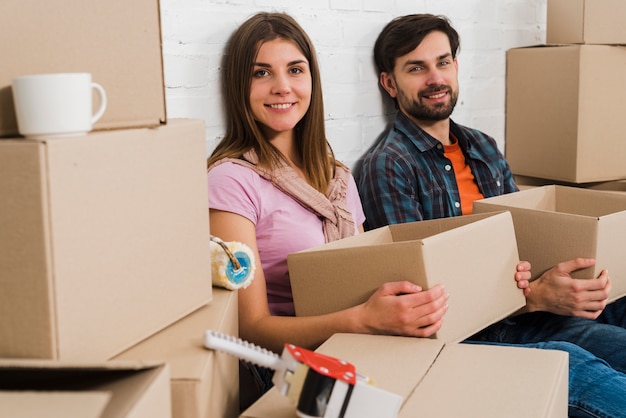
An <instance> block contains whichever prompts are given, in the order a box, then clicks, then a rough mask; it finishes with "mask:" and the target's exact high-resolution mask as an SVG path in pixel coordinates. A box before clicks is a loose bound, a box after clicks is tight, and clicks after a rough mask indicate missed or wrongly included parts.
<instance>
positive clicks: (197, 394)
mask: <svg viewBox="0 0 626 418" xmlns="http://www.w3.org/2000/svg"><path fill="white" fill-rule="evenodd" d="M237 318H238V315H237V291H232V290H226V289H223V288H217V287H216V288H214V289H213V300H212V301H211V303H210V304H209V305H207V306H205V307H203V308H201V309H199V310H198V311H196V312H194V313H192V314H191V315H189V316H187V317H185V318H183V319H181V320H180V321H178V322H176V323H175V324H173V325H171V326H169V327H168V328H166V329H164V330H163V331H161V332H159V333H158V334H155V335H154V336H152V337H150V338H148V339H147V340H145V341H143V342H141V343H139V344H138V345H136V346H134V347H132V348H130V349H129V350H127V351H125V352H124V353H122V354H120V355H119V356H116V357H115V358H114V360H126V361H129V360H135V361H147V360H154V361H164V362H166V363H168V364H169V365H170V374H171V391H172V416H173V417H174V418H231V417H232V418H234V417H237V416H238V415H239V360H238V359H237V358H236V357H234V356H232V355H229V354H226V353H223V352H216V351H213V350H208V349H206V348H204V345H203V337H204V332H205V331H207V330H209V329H212V330H215V331H218V332H222V333H224V334H228V335H232V336H235V337H237V336H238V335H239V332H238V329H239V328H238V324H237Z"/></svg>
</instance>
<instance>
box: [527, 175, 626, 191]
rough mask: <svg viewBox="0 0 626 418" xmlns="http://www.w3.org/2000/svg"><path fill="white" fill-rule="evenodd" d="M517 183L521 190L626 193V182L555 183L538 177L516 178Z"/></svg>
mask: <svg viewBox="0 0 626 418" xmlns="http://www.w3.org/2000/svg"><path fill="white" fill-rule="evenodd" d="M515 183H516V184H517V187H519V188H520V190H525V189H529V188H533V187H539V186H551V185H557V186H567V187H580V188H583V189H592V190H605V191H608V192H617V193H623V192H626V180H614V181H597V182H591V183H568V182H565V181H554V180H548V179H542V178H538V177H527V176H518V175H516V176H515Z"/></svg>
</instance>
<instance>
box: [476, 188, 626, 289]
mask: <svg viewBox="0 0 626 418" xmlns="http://www.w3.org/2000/svg"><path fill="white" fill-rule="evenodd" d="M502 210H508V211H510V212H511V215H512V217H513V222H514V224H515V234H516V236H517V246H518V248H519V255H520V258H521V259H522V260H528V261H529V262H530V263H531V265H532V272H533V279H536V278H537V277H539V276H540V275H541V274H542V273H543V272H544V271H546V270H547V269H549V268H551V267H552V266H554V265H555V264H557V263H559V262H561V261H566V260H570V259H573V258H576V257H592V258H595V259H596V265H595V266H594V267H590V268H586V269H583V270H579V271H577V272H574V273H573V274H572V276H574V277H576V278H579V279H591V278H594V277H597V276H598V275H599V274H600V272H601V270H602V269H605V268H606V269H608V270H609V272H610V273H611V277H612V278H613V280H612V288H611V297H610V300H611V301H614V300H616V299H617V298H619V297H621V296H624V295H626V280H620V278H621V277H622V276H624V275H625V274H626V258H624V248H626V234H624V231H626V195H624V194H622V193H614V192H607V191H601V190H591V189H583V188H577V187H567V186H558V185H551V186H540V187H535V188H532V189H528V190H523V191H519V192H517V193H511V194H506V195H502V196H497V197H491V198H488V199H483V200H477V201H475V202H474V212H476V213H485V212H490V211H502Z"/></svg>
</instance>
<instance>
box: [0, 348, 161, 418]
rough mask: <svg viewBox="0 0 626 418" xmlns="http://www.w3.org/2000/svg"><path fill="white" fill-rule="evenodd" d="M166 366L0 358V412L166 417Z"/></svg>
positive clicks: (27, 417)
mask: <svg viewBox="0 0 626 418" xmlns="http://www.w3.org/2000/svg"><path fill="white" fill-rule="evenodd" d="M168 379H169V366H168V365H167V364H158V363H153V364H148V363H131V362H106V363H94V364H81V363H74V362H72V363H68V362H57V361H37V360H6V359H3V360H1V361H0V416H3V417H12V418H32V417H43V416H46V417H66V418H96V417H101V418H108V417H110V418H125V417H128V418H130V417H133V418H168V417H171V412H170V411H171V409H170V408H171V407H170V393H169V387H168Z"/></svg>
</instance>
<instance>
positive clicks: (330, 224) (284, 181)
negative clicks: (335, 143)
mask: <svg viewBox="0 0 626 418" xmlns="http://www.w3.org/2000/svg"><path fill="white" fill-rule="evenodd" d="M243 158H244V159H238V158H223V159H221V160H218V161H216V162H215V163H213V164H212V165H211V167H209V170H210V169H211V168H213V167H215V166H217V165H219V164H222V163H225V162H232V163H236V164H239V165H243V166H244V167H248V168H250V169H252V170H254V171H255V172H256V173H257V174H259V175H260V176H261V177H263V178H264V179H266V180H269V181H270V182H272V184H273V185H274V186H275V187H276V188H278V189H279V190H281V191H282V192H283V193H286V194H287V195H289V196H291V197H292V198H293V199H295V200H296V201H297V202H298V203H300V205H302V206H303V207H304V208H306V209H308V210H310V211H311V212H313V213H315V214H316V215H318V216H320V217H322V218H323V220H322V227H323V230H324V239H325V240H326V242H331V241H335V240H338V239H340V238H345V237H349V236H352V235H354V220H353V218H352V213H351V212H350V211H349V210H348V207H347V197H346V192H347V189H348V181H349V178H350V171H349V170H348V169H347V168H344V167H339V166H338V167H336V168H335V175H334V177H333V179H332V180H331V181H330V185H329V187H328V192H327V194H326V196H324V195H323V194H322V193H320V192H318V191H317V190H315V189H314V188H313V187H311V185H309V184H308V183H307V182H306V181H305V180H304V179H303V178H301V177H300V176H298V174H296V172H295V171H294V170H293V169H292V168H291V167H289V165H287V163H286V162H283V165H282V166H281V167H279V168H278V169H276V170H272V171H270V170H267V169H266V168H263V167H259V166H257V163H258V162H259V160H258V157H257V155H256V153H255V152H254V150H250V151H248V152H246V153H245V154H244V155H243Z"/></svg>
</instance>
